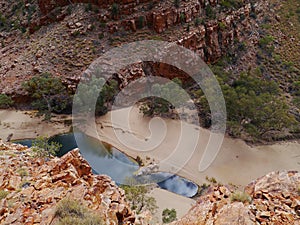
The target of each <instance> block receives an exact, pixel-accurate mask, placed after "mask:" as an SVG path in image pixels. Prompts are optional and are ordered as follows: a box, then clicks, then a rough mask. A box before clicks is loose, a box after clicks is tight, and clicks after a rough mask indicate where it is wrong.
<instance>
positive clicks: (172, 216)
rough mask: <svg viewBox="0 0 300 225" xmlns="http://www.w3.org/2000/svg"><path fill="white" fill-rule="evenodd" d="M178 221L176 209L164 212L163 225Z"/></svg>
mask: <svg viewBox="0 0 300 225" xmlns="http://www.w3.org/2000/svg"><path fill="white" fill-rule="evenodd" d="M176 219H177V213H176V210H175V209H164V210H163V212H162V221H163V223H171V222H173V221H175V220H176Z"/></svg>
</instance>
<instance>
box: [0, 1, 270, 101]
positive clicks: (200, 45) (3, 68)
mask: <svg viewBox="0 0 300 225" xmlns="http://www.w3.org/2000/svg"><path fill="white" fill-rule="evenodd" d="M137 2H138V1H121V2H120V3H118V10H117V12H116V15H114V13H113V12H112V11H113V9H112V8H113V2H110V1H85V0H82V1H81V0H79V1H75V3H76V4H75V3H72V4H70V1H63V0H61V1H55V3H54V2H53V1H42V0H40V1H22V0H18V1H16V2H11V3H8V2H7V1H3V0H2V1H0V4H1V5H2V7H1V9H0V13H1V21H3V22H2V23H3V24H0V25H1V28H0V31H2V32H0V42H1V46H0V57H1V65H0V77H1V80H2V81H1V82H0V89H1V90H2V91H1V92H2V93H7V94H11V95H13V96H14V98H15V100H17V101H18V100H20V101H24V98H22V99H20V98H18V96H19V95H24V94H25V93H24V91H23V90H22V87H21V86H20V84H21V83H22V82H23V81H24V80H26V79H29V78H30V77H32V76H35V75H38V74H40V73H41V72H51V73H52V74H54V75H56V76H60V77H62V78H63V79H64V82H65V84H66V85H69V87H72V86H73V85H74V84H76V83H77V82H78V80H79V77H80V75H81V73H82V72H83V71H84V70H85V69H86V68H87V67H88V66H89V65H90V63H91V62H92V61H93V60H94V59H96V58H97V57H99V56H100V55H101V54H103V53H104V52H106V51H108V50H109V49H110V48H112V47H113V46H116V45H119V44H121V43H124V42H125V43H126V42H131V41H136V40H144V39H157V40H165V41H172V42H176V43H178V44H180V45H183V46H185V47H187V48H190V49H192V50H194V51H196V52H197V53H198V54H200V55H201V57H203V59H204V60H205V61H207V62H215V61H216V60H218V59H219V58H220V57H221V56H223V55H224V54H225V53H226V52H227V51H228V50H229V49H231V48H232V47H233V46H234V45H235V44H236V43H238V42H243V41H245V40H246V39H248V33H249V30H253V29H255V20H254V19H253V18H252V17H251V16H250V14H251V13H255V14H260V13H262V9H263V8H264V7H263V6H264V2H262V3H259V4H254V3H250V1H242V2H241V3H239V4H238V5H237V6H235V7H224V6H222V5H220V3H221V1H220V2H219V1H195V0H193V1H182V2H180V4H179V6H178V7H175V5H174V3H173V2H169V1H160V2H158V1H142V2H141V1H139V3H137ZM82 3H86V4H82ZM112 14H113V15H112ZM251 41H255V38H254V37H253V35H252V37H251ZM163 75H164V74H163ZM167 75H168V74H166V76H167ZM121 76H122V74H121Z"/></svg>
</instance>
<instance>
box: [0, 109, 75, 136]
mask: <svg viewBox="0 0 300 225" xmlns="http://www.w3.org/2000/svg"><path fill="white" fill-rule="evenodd" d="M35 113H36V112H35V111H17V110H0V138H1V139H2V140H4V141H6V139H7V137H8V135H9V134H13V136H12V140H18V139H27V138H28V139H31V138H36V137H37V136H39V135H43V136H48V137H50V136H53V135H55V134H60V133H65V132H68V131H69V130H70V126H66V125H64V121H66V120H70V119H71V115H68V116H66V115H53V118H52V121H51V122H46V121H43V117H36V116H35Z"/></svg>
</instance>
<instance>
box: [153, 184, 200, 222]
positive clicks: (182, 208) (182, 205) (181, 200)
mask: <svg viewBox="0 0 300 225" xmlns="http://www.w3.org/2000/svg"><path fill="white" fill-rule="evenodd" d="M149 195H150V196H152V197H154V198H155V199H156V203H157V206H158V209H157V211H156V214H155V218H154V219H156V220H157V222H159V223H162V212H163V210H164V209H166V208H168V209H172V208H174V209H175V210H176V214H177V218H178V219H179V218H181V217H183V216H184V215H185V214H186V213H187V212H188V210H189V209H190V208H191V207H192V206H193V205H194V204H195V202H196V201H195V200H193V199H190V198H186V197H183V196H181V195H177V194H174V193H172V192H169V191H166V190H163V189H160V188H155V189H153V190H152V192H151V193H150V194H149Z"/></svg>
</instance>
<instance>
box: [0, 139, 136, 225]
mask: <svg viewBox="0 0 300 225" xmlns="http://www.w3.org/2000/svg"><path fill="white" fill-rule="evenodd" d="M0 150H1V151H0V158H1V166H0V171H1V173H0V188H1V191H2V192H3V191H7V192H8V195H7V196H6V198H3V199H1V200H0V223H1V224H27V225H29V224H55V223H56V218H55V210H56V206H57V204H58V203H59V202H60V201H61V200H62V199H64V198H71V199H75V200H76V199H77V200H79V201H80V203H81V204H83V205H85V206H87V207H89V208H90V209H91V210H93V211H94V212H95V213H96V214H98V215H100V216H101V217H102V218H103V219H104V220H105V221H106V224H132V223H133V222H134V221H135V215H134V214H133V212H132V211H131V209H130V207H129V205H128V203H127V202H126V201H125V196H124V195H125V194H124V191H123V190H122V189H120V188H119V187H118V186H117V185H116V184H115V183H114V182H113V181H112V180H111V179H110V178H109V177H107V176H105V175H93V174H92V170H91V167H90V166H89V165H88V163H87V162H86V161H85V160H84V159H83V158H82V157H81V155H80V153H79V151H78V149H77V150H73V151H71V152H69V153H67V154H66V155H64V156H63V157H62V158H52V159H50V160H45V159H40V158H34V157H33V156H32V151H31V150H30V149H28V148H27V147H24V146H22V145H18V144H9V143H3V142H2V141H0Z"/></svg>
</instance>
